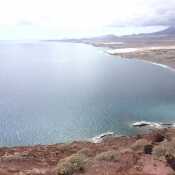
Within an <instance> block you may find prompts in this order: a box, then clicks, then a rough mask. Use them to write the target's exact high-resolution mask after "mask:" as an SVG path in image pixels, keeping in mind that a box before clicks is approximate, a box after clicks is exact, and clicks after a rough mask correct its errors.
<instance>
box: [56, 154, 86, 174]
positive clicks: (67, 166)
mask: <svg viewBox="0 0 175 175" xmlns="http://www.w3.org/2000/svg"><path fill="white" fill-rule="evenodd" d="M87 160H88V158H87V156H85V155H84V154H81V153H77V154H72V155H71V156H69V157H66V158H65V159H61V160H60V161H59V162H58V164H57V175H72V174H73V173H74V172H80V171H84V168H85V165H86V162H87Z"/></svg>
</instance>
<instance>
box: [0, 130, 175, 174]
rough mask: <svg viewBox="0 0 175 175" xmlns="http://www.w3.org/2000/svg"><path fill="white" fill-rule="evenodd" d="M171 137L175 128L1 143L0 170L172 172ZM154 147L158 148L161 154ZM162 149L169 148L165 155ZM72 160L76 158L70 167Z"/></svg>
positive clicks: (119, 172)
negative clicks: (66, 141)
mask: <svg viewBox="0 0 175 175" xmlns="http://www.w3.org/2000/svg"><path fill="white" fill-rule="evenodd" d="M109 134H112V133H109ZM174 138H175V129H173V128H164V129H156V130H153V131H151V132H149V133H145V134H137V135H134V136H120V137H115V136H112V135H110V136H108V137H103V140H102V141H101V142H98V143H92V142H89V141H74V142H72V143H69V144H53V145H34V146H26V147H25V146H23V147H12V148H6V147H4V148H0V174H2V175H29V174H30V175H73V174H78V175H83V174H84V175H94V174H96V175H101V174H108V175H114V174H116V173H117V174H120V175H136V174H137V175H173V174H174V173H175V165H174V164H173V163H172V161H175V158H174V157H173V156H175V141H174ZM164 144H166V147H165V148H164ZM172 144H173V147H172ZM169 147H170V148H169ZM157 149H160V150H159V151H162V156H161V157H160V156H159V152H157ZM163 149H166V151H169V149H171V152H169V154H170V155H169V157H167V155H166V154H164V150H163ZM74 160H76V161H78V162H77V164H75V165H74V166H75V167H74V166H73V167H72V165H71V162H72V161H74Z"/></svg>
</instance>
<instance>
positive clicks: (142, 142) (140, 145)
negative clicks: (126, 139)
mask: <svg viewBox="0 0 175 175" xmlns="http://www.w3.org/2000/svg"><path fill="white" fill-rule="evenodd" d="M146 145H150V142H149V141H148V140H146V139H139V140H137V141H136V142H135V143H133V144H132V145H131V149H132V150H133V151H137V152H144V148H145V146H146Z"/></svg>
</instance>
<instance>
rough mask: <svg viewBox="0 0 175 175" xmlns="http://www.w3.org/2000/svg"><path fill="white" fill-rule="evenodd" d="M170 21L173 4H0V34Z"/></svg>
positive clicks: (91, 0) (85, 0) (36, 0)
mask: <svg viewBox="0 0 175 175" xmlns="http://www.w3.org/2000/svg"><path fill="white" fill-rule="evenodd" d="M174 19H175V0H0V34H2V33H3V32H4V33H5V32H6V33H15V34H17V33H18V32H19V31H20V32H22V33H23V32H24V34H29V33H30V32H31V33H33V34H34V33H35V32H36V33H37V31H44V32H45V33H49V31H68V32H71V33H74V32H77V31H78V32H81V31H93V29H100V28H102V27H104V26H105V27H107V26H108V27H109V26H112V27H122V26H125V27H126V26H129V27H131V26H160V25H161V26H162V25H163V26H169V25H173V23H174ZM26 31H27V33H25V32H26ZM4 33H3V34H4ZM0 36H1V35H0Z"/></svg>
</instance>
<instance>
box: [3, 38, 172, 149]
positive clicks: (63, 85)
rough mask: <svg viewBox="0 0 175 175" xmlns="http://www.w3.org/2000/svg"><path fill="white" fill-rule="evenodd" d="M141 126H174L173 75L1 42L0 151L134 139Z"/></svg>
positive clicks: (79, 49) (43, 45)
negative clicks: (107, 137)
mask: <svg viewBox="0 0 175 175" xmlns="http://www.w3.org/2000/svg"><path fill="white" fill-rule="evenodd" d="M141 120H145V121H152V122H175V72H173V71H170V70H168V69H165V68H162V67H160V66H156V65H152V64H149V63H145V62H142V61H136V60H127V59H126V60H125V59H120V58H119V57H117V56H111V55H108V54H107V53H105V52H104V50H103V49H101V48H96V47H92V46H89V45H85V44H72V43H57V42H41V41H40V42H39V41H33V42H15V41H13V42H11V41H8V42H5V41H1V42H0V146H16V145H32V144H48V143H49V144H51V143H60V142H68V141H72V140H81V139H87V138H91V137H94V136H96V135H99V134H101V133H105V132H109V131H111V132H114V133H116V134H122V135H131V134H135V133H137V132H138V130H137V129H135V128H133V127H132V126H131V123H133V122H136V121H141Z"/></svg>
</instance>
